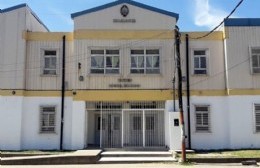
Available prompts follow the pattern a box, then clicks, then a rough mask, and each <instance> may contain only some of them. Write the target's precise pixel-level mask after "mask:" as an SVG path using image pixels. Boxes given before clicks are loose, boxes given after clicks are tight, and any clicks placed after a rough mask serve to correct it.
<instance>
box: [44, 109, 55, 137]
mask: <svg viewBox="0 0 260 168" xmlns="http://www.w3.org/2000/svg"><path fill="white" fill-rule="evenodd" d="M40 116H41V117H40V133H55V126H56V117H55V116H56V106H41V107H40Z"/></svg>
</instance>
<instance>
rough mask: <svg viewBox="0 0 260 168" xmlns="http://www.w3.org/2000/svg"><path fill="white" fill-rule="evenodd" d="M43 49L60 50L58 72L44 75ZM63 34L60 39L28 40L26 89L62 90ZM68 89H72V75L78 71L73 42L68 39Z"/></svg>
mask: <svg viewBox="0 0 260 168" xmlns="http://www.w3.org/2000/svg"><path fill="white" fill-rule="evenodd" d="M43 49H57V51H58V58H57V61H58V66H57V69H58V71H57V72H58V74H57V75H43V74H42V68H43V66H42V63H43V55H42V51H43ZM62 49H63V42H62V36H61V37H60V41H48V40H47V41H28V42H27V67H28V68H27V70H26V89H27V90H61V79H62ZM65 52H66V74H65V77H66V78H65V81H67V83H68V84H67V87H66V89H72V76H74V75H75V74H74V73H76V72H75V71H74V70H73V67H74V65H77V63H76V62H75V61H74V59H73V54H72V53H73V43H72V42H70V41H66V51H65Z"/></svg>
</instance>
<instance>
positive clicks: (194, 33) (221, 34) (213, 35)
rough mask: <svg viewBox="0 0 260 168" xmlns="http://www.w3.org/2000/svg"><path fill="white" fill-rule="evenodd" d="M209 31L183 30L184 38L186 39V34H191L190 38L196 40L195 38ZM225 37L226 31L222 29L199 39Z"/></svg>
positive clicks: (221, 38) (219, 38) (220, 38)
mask: <svg viewBox="0 0 260 168" xmlns="http://www.w3.org/2000/svg"><path fill="white" fill-rule="evenodd" d="M208 33H209V32H182V33H181V34H182V36H181V37H182V40H185V34H189V37H190V40H196V39H194V38H198V37H202V36H204V35H206V34H208ZM223 39H224V33H223V32H222V31H216V32H213V33H211V34H210V35H209V36H206V37H204V38H201V39H198V40H200V41H203V40H223Z"/></svg>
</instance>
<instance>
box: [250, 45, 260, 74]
mask: <svg viewBox="0 0 260 168" xmlns="http://www.w3.org/2000/svg"><path fill="white" fill-rule="evenodd" d="M251 67H252V73H253V74H259V73H260V47H252V48H251Z"/></svg>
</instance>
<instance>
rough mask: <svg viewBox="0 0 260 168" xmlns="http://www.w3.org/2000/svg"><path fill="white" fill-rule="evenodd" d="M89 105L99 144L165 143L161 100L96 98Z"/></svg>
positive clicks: (148, 144)
mask: <svg viewBox="0 0 260 168" xmlns="http://www.w3.org/2000/svg"><path fill="white" fill-rule="evenodd" d="M88 106H92V110H89V112H95V117H94V118H95V119H94V120H95V135H94V136H95V139H96V141H99V145H100V147H101V148H118V147H158V146H164V145H165V140H164V139H165V138H164V109H163V108H162V107H164V103H163V102H118V103H114V102H96V103H95V104H94V105H93V103H92V105H88ZM88 106H87V107H88ZM93 108H94V109H93Z"/></svg>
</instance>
